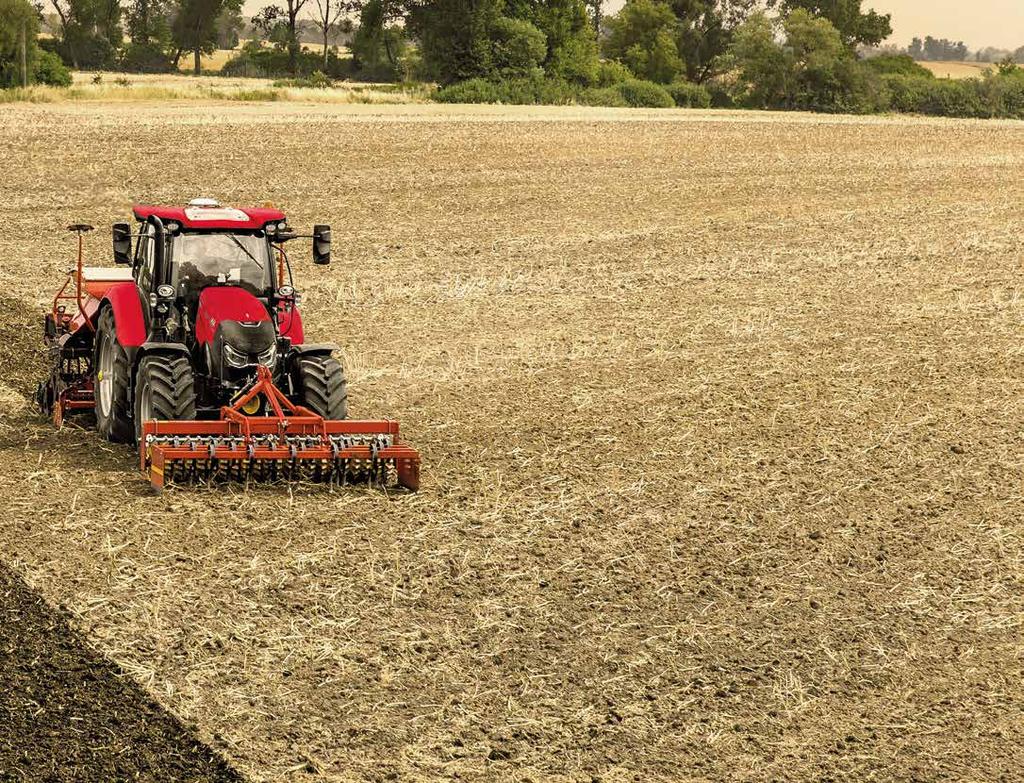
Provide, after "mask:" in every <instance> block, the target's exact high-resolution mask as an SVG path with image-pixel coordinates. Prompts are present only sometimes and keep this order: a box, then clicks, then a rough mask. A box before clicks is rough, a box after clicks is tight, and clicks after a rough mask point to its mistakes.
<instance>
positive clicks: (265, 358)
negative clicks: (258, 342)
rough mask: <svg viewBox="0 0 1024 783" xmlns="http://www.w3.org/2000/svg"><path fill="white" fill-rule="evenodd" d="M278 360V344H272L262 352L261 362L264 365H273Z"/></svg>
mask: <svg viewBox="0 0 1024 783" xmlns="http://www.w3.org/2000/svg"><path fill="white" fill-rule="evenodd" d="M275 361H277V346H276V345H272V346H270V347H269V348H267V350H265V351H264V352H263V353H261V354H260V364H262V365H263V366H264V367H273V366H274V362H275Z"/></svg>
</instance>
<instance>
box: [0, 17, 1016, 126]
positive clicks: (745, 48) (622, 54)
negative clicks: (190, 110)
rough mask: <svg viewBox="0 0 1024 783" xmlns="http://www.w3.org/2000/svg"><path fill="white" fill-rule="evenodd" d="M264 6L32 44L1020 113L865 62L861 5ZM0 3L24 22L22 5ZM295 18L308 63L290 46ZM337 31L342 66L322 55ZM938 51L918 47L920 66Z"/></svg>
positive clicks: (1009, 69)
mask: <svg viewBox="0 0 1024 783" xmlns="http://www.w3.org/2000/svg"><path fill="white" fill-rule="evenodd" d="M278 1H279V2H282V3H283V5H269V6H266V7H264V8H262V9H260V11H259V12H258V13H257V14H256V15H255V16H254V17H253V18H252V19H251V20H249V22H248V23H247V22H246V21H245V20H244V19H243V18H242V16H241V2H242V0H130V2H129V4H128V5H127V6H125V7H123V8H122V6H121V5H119V3H118V0H49V2H50V3H52V4H53V5H54V7H55V8H58V9H60V11H59V16H60V20H61V22H60V25H59V26H60V31H59V34H58V36H57V37H56V38H55V39H54V40H53V41H51V42H48V43H45V42H44V43H45V45H46V46H48V47H50V49H52V51H54V52H56V53H59V54H60V55H61V57H63V58H64V59H65V60H66V61H68V62H70V63H71V64H73V65H77V66H79V67H89V65H88V64H87V63H94V62H95V60H96V59H102V58H104V57H106V58H110V57H114V56H117V57H119V58H120V62H121V64H122V67H126V68H129V69H138V70H149V69H163V68H171V67H175V66H176V65H177V63H178V61H179V60H180V58H181V57H182V56H184V55H185V54H186V53H191V56H192V57H193V60H194V67H195V68H196V69H198V68H199V65H200V56H201V54H202V53H203V52H208V51H212V50H213V48H215V47H216V46H218V45H221V46H224V45H225V44H227V43H231V40H234V41H235V42H236V43H237V38H238V33H239V31H240V30H242V29H243V27H245V26H248V29H250V30H253V31H255V35H256V37H257V38H258V39H259V40H252V41H249V42H248V43H247V44H246V45H245V46H244V47H242V48H241V50H240V51H238V52H237V54H236V55H235V56H234V58H233V59H232V60H231V61H230V62H228V63H227V64H226V65H225V66H224V68H223V71H222V72H223V73H225V74H227V75H249V76H282V75H290V76H291V77H292V79H293V80H297V83H304V84H310V83H312V84H318V85H319V84H324V85H326V84H329V83H330V80H331V79H334V78H342V77H346V76H353V75H355V76H358V77H359V78H371V79H378V80H386V81H391V80H398V79H411V80H419V81H426V82H434V83H436V84H437V85H438V87H439V89H438V90H437V92H436V93H435V97H436V99H437V100H440V101H453V102H502V103H580V104H590V105H600V106H650V107H662V106H664V107H668V106H689V107H708V106H713V107H734V108H757V109H794V110H810V111H825V112H853V113H868V112H885V111H901V112H918V113H925V114H944V115H952V116H970V117H997V116H998V117H1022V116H1024V71H1022V70H1021V69H1019V68H1017V67H1016V66H1015V65H1014V64H1013V63H1012V62H1009V61H1007V62H1003V63H1001V64H1000V65H999V68H998V70H996V71H992V72H990V73H987V74H986V75H985V76H984V77H983V78H980V79H969V80H962V81H958V82H954V81H951V80H945V79H936V78H935V77H934V76H933V75H932V74H931V73H930V72H929V71H927V70H926V69H924V68H922V67H920V66H919V65H917V64H916V63H915V62H914V59H913V58H912V57H911V56H909V55H908V54H906V53H894V52H891V51H888V52H887V51H885V50H881V52H882V56H874V57H865V56H864V54H865V52H868V51H873V52H874V53H876V54H877V53H878V52H879V51H880V50H879V48H878V47H879V45H880V44H881V43H882V41H884V40H885V39H886V38H888V37H889V35H890V34H891V32H892V26H891V19H890V17H889V15H886V14H879V13H877V12H876V11H875V10H873V9H871V8H865V7H864V5H863V2H862V0H626V3H625V5H624V6H623V7H622V8H621V9H620V10H619V11H618V12H617V13H616V14H614V15H607V14H604V13H602V5H601V0H278ZM0 4H7V5H8V6H11V7H16V8H21V9H22V10H21V11H20V12H19V13H21V14H22V16H24V15H25V14H26V13H30V12H31V7H30V6H28V4H27V0H0ZM26 8H28V9H29V11H25V9H26ZM310 14H312V24H313V25H314V27H315V28H316V29H317V31H318V34H319V36H320V40H321V43H322V49H321V50H320V51H308V50H307V49H304V48H303V47H302V46H301V44H300V37H301V34H302V32H303V29H302V25H303V16H304V15H305V16H309V15H310ZM309 23H310V22H306V24H309ZM339 31H340V32H344V34H345V35H346V36H347V40H348V48H349V52H348V53H347V54H346V55H345V56H342V55H340V54H339V53H338V52H337V51H335V49H334V47H332V46H330V42H331V40H332V37H335V36H337V34H338V33H339ZM307 32H308V31H307ZM225 39H227V40H225ZM12 40H14V38H12V36H11V35H7V34H6V33H4V31H3V29H2V25H0V78H7V77H4V74H10V73H12V72H13V71H12V68H13V66H10V67H9V66H8V65H5V63H12V62H14V60H13V59H12V58H13V55H12V54H11V52H14V49H12V48H11V47H10V45H9V44H8V43H7V42H9V41H12ZM928 41H932V42H933V43H932V44H930V45H929V44H928ZM946 43H947V44H948V42H946ZM940 45H941V46H945V45H946V44H942V42H938V43H935V42H934V39H924V40H923V41H922V42H921V50H922V53H923V52H925V51H933V50H937V49H936V47H938V46H940ZM929 46H930V49H929ZM5 47H6V48H5ZM950 53H951V54H959V53H960V49H959V48H958V45H952V48H951V50H950ZM5 58H7V59H5ZM94 67H95V66H94ZM5 69H6V70H5Z"/></svg>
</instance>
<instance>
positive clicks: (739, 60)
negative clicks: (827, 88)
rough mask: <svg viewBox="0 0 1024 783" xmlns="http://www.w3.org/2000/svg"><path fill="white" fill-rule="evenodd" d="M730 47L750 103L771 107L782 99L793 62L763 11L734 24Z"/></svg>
mask: <svg viewBox="0 0 1024 783" xmlns="http://www.w3.org/2000/svg"><path fill="white" fill-rule="evenodd" d="M731 51H732V55H733V57H734V59H735V61H736V64H737V66H738V67H739V78H740V81H741V82H743V83H744V84H746V85H747V90H748V96H747V101H748V102H749V103H750V104H751V105H753V106H757V107H770V106H779V105H781V104H782V103H784V102H785V100H786V96H787V95H788V94H789V90H790V76H791V71H792V65H791V62H790V58H789V56H788V55H787V53H786V50H785V49H784V48H783V47H782V46H780V45H779V43H778V42H777V41H776V40H775V28H774V26H773V25H772V21H771V20H770V19H769V18H768V17H767V16H766V15H765V14H763V13H758V14H754V15H753V16H751V17H750V19H748V20H747V21H746V22H744V23H743V24H742V25H740V26H739V28H737V30H736V33H735V36H734V39H733V43H732V50H731Z"/></svg>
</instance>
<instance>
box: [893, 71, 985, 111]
mask: <svg viewBox="0 0 1024 783" xmlns="http://www.w3.org/2000/svg"><path fill="white" fill-rule="evenodd" d="M883 79H884V84H885V86H886V89H887V90H888V93H889V107H890V108H892V109H893V110H894V111H898V112H904V113H909V114H930V115H933V116H938V117H984V116H986V115H988V116H992V115H991V111H990V110H989V111H986V108H985V106H984V104H983V103H982V100H981V95H980V90H979V87H980V86H981V82H980V81H978V80H977V79H962V80H952V79H927V78H925V77H923V76H901V75H899V74H887V75H886V76H885V77H883Z"/></svg>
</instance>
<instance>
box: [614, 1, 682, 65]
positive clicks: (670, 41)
mask: <svg viewBox="0 0 1024 783" xmlns="http://www.w3.org/2000/svg"><path fill="white" fill-rule="evenodd" d="M678 32H679V27H678V20H677V19H676V16H675V14H674V13H672V9H671V8H670V7H669V6H668V5H667V4H666V3H663V2H658V1H657V0H627V2H626V5H624V6H623V7H622V10H621V11H619V13H618V14H616V15H615V16H613V17H611V18H610V19H609V20H608V37H607V38H606V39H605V41H604V53H605V55H606V56H608V57H611V58H613V59H616V60H619V61H620V62H622V63H623V64H625V65H626V66H628V67H629V69H630V70H631V71H632V72H633V73H635V74H636V75H637V76H639V77H641V78H643V79H649V80H650V81H653V82H660V83H662V84H668V83H670V82H671V81H673V80H674V79H675V78H676V77H677V76H679V74H680V73H682V72H683V69H684V63H683V59H682V58H681V57H680V56H679V46H678V44H677V36H678Z"/></svg>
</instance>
